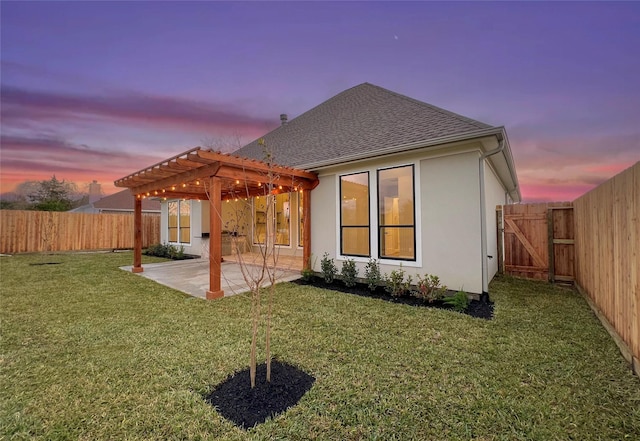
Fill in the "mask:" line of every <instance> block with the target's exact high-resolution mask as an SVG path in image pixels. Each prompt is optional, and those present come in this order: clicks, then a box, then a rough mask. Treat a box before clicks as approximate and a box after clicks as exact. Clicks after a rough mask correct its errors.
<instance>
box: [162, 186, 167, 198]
mask: <svg viewBox="0 0 640 441" xmlns="http://www.w3.org/2000/svg"><path fill="white" fill-rule="evenodd" d="M162 192H163V193H164V192H165V189H164V188H163V189H162ZM165 199H166V198H165Z"/></svg>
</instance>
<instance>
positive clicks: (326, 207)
mask: <svg viewBox="0 0 640 441" xmlns="http://www.w3.org/2000/svg"><path fill="white" fill-rule="evenodd" d="M336 191H337V190H336V176H335V175H333V174H330V175H322V176H321V177H320V183H319V184H318V186H317V187H316V188H315V189H314V190H313V191H312V192H311V264H312V265H313V269H314V270H315V271H320V259H322V255H323V254H324V253H329V256H331V257H334V258H335V257H336V254H337V251H336V231H337V228H338V226H337V223H336V222H339V220H338V221H336V215H337V211H336V204H337V203H336Z"/></svg>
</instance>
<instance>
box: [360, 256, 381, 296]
mask: <svg viewBox="0 0 640 441" xmlns="http://www.w3.org/2000/svg"><path fill="white" fill-rule="evenodd" d="M364 278H365V279H367V286H368V287H369V289H370V290H371V291H375V290H376V288H377V287H378V286H380V284H381V282H382V276H381V275H380V266H379V265H378V261H377V260H376V259H369V263H367V266H366V267H365V268H364Z"/></svg>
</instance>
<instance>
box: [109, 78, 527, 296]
mask: <svg viewBox="0 0 640 441" xmlns="http://www.w3.org/2000/svg"><path fill="white" fill-rule="evenodd" d="M281 122H282V124H281V125H280V126H279V127H278V128H276V129H275V130H273V131H271V132H270V133H268V134H266V135H265V136H264V137H263V138H261V140H256V141H254V142H252V143H250V144H248V145H246V146H244V147H242V148H241V149H239V150H237V151H236V152H234V153H233V155H228V156H226V157H223V156H220V154H218V155H219V156H215V155H214V153H213V152H208V153H206V152H204V151H202V150H198V149H195V150H192V151H189V152H185V153H184V154H181V155H182V156H181V155H178V156H177V157H174V158H170V159H169V160H167V162H165V163H163V164H161V165H157V166H155V168H154V167H151V168H149V169H146V170H141V171H140V172H137V173H135V174H133V175H130V176H128V177H127V178H123V179H121V180H119V181H116V185H119V186H123V187H129V188H130V189H131V191H132V192H134V193H137V196H138V198H140V197H142V198H145V196H152V193H150V192H149V190H153V189H154V188H155V189H156V190H153V191H154V193H155V195H157V194H158V193H157V192H158V191H159V190H158V189H160V187H162V186H167V185H168V184H170V183H174V184H175V183H176V182H179V178H178V177H177V176H178V175H177V174H178V173H182V176H183V178H180V179H182V180H183V181H184V180H187V178H189V180H190V182H189V183H186V182H183V183H182V186H183V188H184V189H185V190H188V189H189V188H195V187H197V186H198V185H199V184H200V180H199V179H207V178H208V177H209V176H210V177H211V179H213V177H217V178H219V179H226V180H224V181H220V182H219V183H218V184H215V183H214V181H213V180H212V181H211V182H212V183H211V185H217V186H218V187H215V192H213V193H212V192H207V193H206V197H201V196H198V198H199V199H202V200H204V201H206V200H207V199H208V200H209V202H210V203H209V204H207V203H206V202H205V203H202V202H201V201H200V202H199V201H197V200H196V198H194V197H193V195H194V194H196V193H197V191H196V190H194V191H196V193H194V192H183V193H181V192H180V191H179V190H180V188H176V186H175V185H172V187H171V188H162V189H160V191H162V192H164V193H163V194H160V195H164V197H165V198H166V201H163V203H162V240H163V241H167V242H169V243H179V244H182V245H184V246H185V250H186V252H188V253H192V254H198V253H202V252H203V251H205V252H208V254H209V255H210V256H211V255H212V254H215V253H218V252H219V250H218V248H216V250H215V251H214V248H213V247H214V243H216V245H215V246H216V247H218V246H219V241H217V240H215V239H216V238H217V237H219V234H218V233H217V231H222V230H224V229H225V228H223V225H225V226H226V225H230V229H231V230H232V231H233V232H234V233H236V234H238V235H239V236H241V237H242V238H243V240H246V241H247V243H248V245H249V246H254V245H256V244H258V243H260V242H261V241H263V240H264V225H265V224H266V222H267V221H268V219H265V218H264V216H265V213H266V212H268V211H269V210H265V207H264V198H262V199H260V192H259V191H257V190H259V188H257V187H256V186H259V185H261V184H262V182H260V180H261V178H260V175H259V174H256V173H257V172H255V169H256V167H258V164H263V163H262V162H260V161H261V160H263V159H264V158H265V150H266V152H268V153H269V154H270V155H271V158H272V160H273V162H274V163H276V164H278V165H279V166H280V167H281V169H279V170H278V177H279V179H280V184H279V186H278V189H277V190H280V191H277V193H278V194H277V195H276V202H275V205H276V206H275V209H274V210H273V212H274V215H273V216H274V219H272V221H274V222H275V224H276V232H277V234H276V239H275V240H276V245H277V246H278V247H279V248H280V253H281V254H302V255H303V256H304V259H305V261H306V262H307V263H308V264H310V265H313V269H314V270H316V271H319V269H320V268H319V259H320V258H321V257H322V256H323V255H324V254H325V253H326V254H328V255H329V256H330V257H332V258H334V259H335V260H336V264H337V266H338V267H339V268H340V266H341V261H344V260H345V259H353V260H355V261H356V265H357V267H358V270H359V273H360V274H361V275H362V274H363V273H364V267H365V265H366V264H367V262H368V261H369V260H370V259H376V260H377V261H378V262H379V264H380V269H381V271H382V272H383V273H390V272H391V271H393V270H394V269H398V268H400V267H402V268H403V269H404V270H405V271H406V273H407V274H409V275H412V276H414V278H415V276H416V275H418V274H420V275H424V274H425V273H428V274H435V275H438V276H439V277H440V279H441V280H442V281H443V283H444V284H446V285H447V286H448V287H449V288H451V289H464V290H465V291H467V292H469V293H473V294H481V293H486V292H487V291H488V284H489V281H490V280H491V278H492V277H493V276H494V275H495V273H496V272H497V270H498V262H497V260H498V259H497V256H498V250H497V247H498V240H497V237H498V235H497V227H496V212H495V207H496V205H501V204H509V203H513V202H519V201H520V198H521V197H520V191H519V188H518V180H517V176H516V173H515V166H514V163H513V158H512V155H511V149H510V146H509V142H508V138H507V134H506V131H505V129H504V127H494V126H490V125H487V124H484V123H481V122H479V121H475V120H473V119H470V118H466V117H464V116H461V115H458V114H455V113H452V112H449V111H447V110H444V109H441V108H438V107H435V106H432V105H430V104H426V103H423V102H420V101H417V100H415V99H412V98H409V97H407V96H403V95H400V94H398V93H395V92H392V91H389V90H386V89H384V88H381V87H378V86H375V85H372V84H369V83H364V84H360V85H358V86H355V87H353V88H351V89H348V90H346V91H344V92H341V93H339V94H338V95H336V96H334V97H333V98H330V99H329V100H327V101H325V102H324V103H322V104H319V105H318V106H316V107H314V108H313V109H311V110H309V111H307V112H305V113H303V114H302V115H300V116H298V117H296V118H293V119H291V120H288V118H287V116H286V115H281ZM206 158H209V160H210V162H208V163H207V164H206V166H207V167H210V169H209V170H208V171H207V170H205V169H204V168H203V167H204V165H203V162H204V161H205V159H206ZM243 158H245V159H243ZM172 164H175V166H173V165H172ZM240 164H242V165H240ZM172 167H173V168H172ZM177 167H184V168H183V171H181V172H179V171H178V168H177ZM189 167H192V168H189ZM234 167H235V168H234ZM252 167H253V168H252ZM156 169H157V172H156ZM174 169H175V171H174V172H173V173H176V175H171V176H168V177H166V172H168V171H169V170H174ZM187 170H190V171H187ZM263 170H265V169H263ZM161 171H162V172H164V173H165V175H162V173H161ZM247 171H249V172H251V173H252V174H251V175H250V176H251V179H250V181H251V185H252V186H253V187H252V188H251V192H249V193H247V195H248V196H250V197H247V200H244V197H243V196H244V194H243V193H241V192H238V191H236V192H235V193H234V190H233V189H232V188H231V187H232V186H233V179H234V178H236V184H237V185H238V184H240V182H249V180H248V179H247V176H248V175H247ZM207 172H208V173H209V175H207ZM223 172H224V173H223ZM187 173H189V174H187ZM234 173H235V175H234ZM196 176H197V177H198V181H197V183H196V184H194V181H193V179H195V178H196ZM262 176H264V174H263V175H262ZM153 179H156V182H149V181H150V180H153ZM216 182H217V181H216ZM287 183H289V184H287ZM283 184H284V187H283ZM179 185H180V184H178V187H179ZM225 185H228V186H227V187H225V188H226V192H225V189H224V188H222V187H224V186H225ZM229 186H231V187H229ZM211 188H214V187H211ZM144 192H146V195H145V193H144ZM199 194H200V195H202V192H200V193H199ZM174 196H178V197H174ZM251 196H254V197H251ZM214 199H215V200H216V201H214ZM217 199H220V201H217ZM223 199H224V200H225V201H226V202H224V203H222V202H221V201H222V200H223ZM214 202H215V204H218V202H220V203H219V208H218V206H217V205H214ZM211 210H214V211H211ZM247 210H250V213H249V215H248V216H247V215H244V216H241V217H242V219H243V222H237V221H234V219H233V217H234V216H232V214H233V213H238V212H242V213H246V211H247ZM212 212H217V213H221V215H220V216H213V217H212V216H210V213H212ZM214 218H216V219H214ZM236 218H237V216H236ZM220 219H221V220H220ZM213 229H215V230H216V231H213ZM208 233H211V237H212V241H211V244H209V243H208V241H209V240H208V237H207V236H208ZM209 247H211V250H207V248H209ZM311 256H314V257H313V258H311ZM214 260H215V259H213V258H212V266H211V269H212V270H218V269H216V268H218V267H217V266H216V267H214V265H215V262H213V261H214ZM134 266H135V265H134ZM140 270H141V267H140Z"/></svg>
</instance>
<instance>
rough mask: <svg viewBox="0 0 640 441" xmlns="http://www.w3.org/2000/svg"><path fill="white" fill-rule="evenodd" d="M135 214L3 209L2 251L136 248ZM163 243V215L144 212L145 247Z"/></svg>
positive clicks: (0, 216) (0, 220) (0, 214)
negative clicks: (161, 235) (134, 232)
mask: <svg viewBox="0 0 640 441" xmlns="http://www.w3.org/2000/svg"><path fill="white" fill-rule="evenodd" d="M133 228H134V226H133V214H132V213H131V214H89V213H64V212H63V213H60V212H48V211H18V210H0V253H3V254H13V253H29V252H42V251H79V250H104V249H124V248H133ZM158 242H160V216H159V215H158V214H143V215H142V246H143V247H147V246H149V245H151V244H154V243H158Z"/></svg>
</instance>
